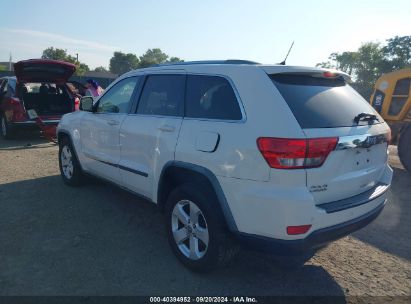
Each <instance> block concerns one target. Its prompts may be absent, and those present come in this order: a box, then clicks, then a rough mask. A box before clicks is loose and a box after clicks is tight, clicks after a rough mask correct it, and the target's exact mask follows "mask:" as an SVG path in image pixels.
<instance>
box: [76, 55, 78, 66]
mask: <svg viewBox="0 0 411 304" xmlns="http://www.w3.org/2000/svg"><path fill="white" fill-rule="evenodd" d="M76 58H77V59H76V60H77V64H78V53H76Z"/></svg>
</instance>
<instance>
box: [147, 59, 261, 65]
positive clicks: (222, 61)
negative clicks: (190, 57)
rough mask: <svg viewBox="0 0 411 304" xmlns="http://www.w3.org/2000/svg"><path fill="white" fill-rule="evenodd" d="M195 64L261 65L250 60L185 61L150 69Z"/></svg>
mask: <svg viewBox="0 0 411 304" xmlns="http://www.w3.org/2000/svg"><path fill="white" fill-rule="evenodd" d="M195 64H250V65H253V64H260V63H258V62H254V61H249V60H238V59H228V60H202V61H183V62H168V63H160V64H153V65H151V66H150V67H162V66H170V65H171V66H179V65H195Z"/></svg>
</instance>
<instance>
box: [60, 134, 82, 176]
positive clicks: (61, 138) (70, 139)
mask: <svg viewBox="0 0 411 304" xmlns="http://www.w3.org/2000/svg"><path fill="white" fill-rule="evenodd" d="M63 138H67V139H68V140H69V141H70V144H71V146H72V148H73V152H74V155H75V157H76V158H77V160H78V163H79V164H80V167H81V169H82V170H83V166H82V165H81V162H80V159H79V157H78V155H77V151H76V146H75V145H74V142H73V139H72V138H71V134H70V132H68V131H66V130H59V131H58V132H57V143H58V145H59V147H60V144H61V141H62V140H63Z"/></svg>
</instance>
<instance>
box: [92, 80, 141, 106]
mask: <svg viewBox="0 0 411 304" xmlns="http://www.w3.org/2000/svg"><path fill="white" fill-rule="evenodd" d="M138 80H139V77H130V78H126V79H123V80H121V81H119V82H118V83H116V84H115V85H114V86H113V87H111V88H110V90H109V91H107V92H106V93H105V94H104V95H103V96H102V97H101V98H100V99H99V103H98V106H97V112H99V113H128V110H129V107H130V103H131V96H132V95H133V92H134V89H135V87H136V85H137V83H138Z"/></svg>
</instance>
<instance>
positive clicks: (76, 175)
mask: <svg viewBox="0 0 411 304" xmlns="http://www.w3.org/2000/svg"><path fill="white" fill-rule="evenodd" d="M59 167H60V174H61V177H62V178H63V181H64V182H65V183H66V184H67V185H69V186H80V185H81V184H82V181H83V172H82V170H81V166H80V163H79V162H78V159H77V157H76V154H75V153H74V148H73V146H72V144H71V142H70V140H69V139H68V138H67V137H64V138H63V139H62V140H61V141H60V144H59Z"/></svg>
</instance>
